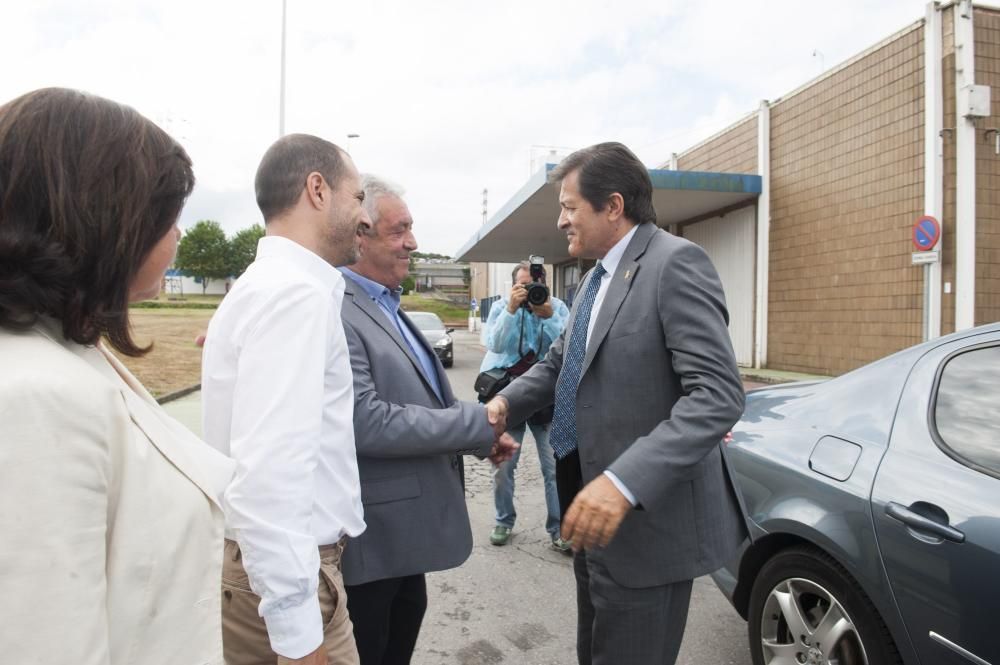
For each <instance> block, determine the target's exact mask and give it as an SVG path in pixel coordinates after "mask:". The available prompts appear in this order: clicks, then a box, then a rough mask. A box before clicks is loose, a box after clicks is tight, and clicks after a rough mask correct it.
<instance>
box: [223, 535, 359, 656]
mask: <svg viewBox="0 0 1000 665" xmlns="http://www.w3.org/2000/svg"><path fill="white" fill-rule="evenodd" d="M345 540H346V539H341V541H340V542H339V543H337V544H336V545H324V546H323V547H320V548H319V560H320V561H319V604H320V610H321V611H322V614H323V646H324V647H325V648H326V653H327V663H328V665H359V663H360V661H359V659H358V649H357V647H356V646H355V644H354V627H353V626H352V625H351V618H350V616H349V615H348V613H347V592H346V591H345V590H344V578H343V575H342V574H341V571H340V555H341V553H343V551H344V541H345ZM258 605H260V596H258V595H257V594H255V593H254V592H253V591H252V590H251V589H250V582H249V580H248V579H247V573H246V570H244V569H243V561H242V557H241V556H240V548H239V545H237V544H236V543H235V542H233V541H231V540H228V539H227V540H226V557H225V560H224V561H223V563H222V650H223V655H224V656H225V660H226V665H284V664H285V663H287V662H289V661H288V659H287V658H285V657H283V656H279V655H277V654H276V653H274V651H272V650H271V642H270V640H269V639H268V637H267V627H266V626H265V624H264V619H263V618H261V616H260V615H259V614H258V613H257V607H258Z"/></svg>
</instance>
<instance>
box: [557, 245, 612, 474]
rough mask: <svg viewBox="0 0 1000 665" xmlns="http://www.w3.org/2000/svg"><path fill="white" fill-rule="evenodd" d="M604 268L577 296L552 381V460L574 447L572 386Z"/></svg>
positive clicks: (598, 269) (597, 269)
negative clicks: (564, 345) (561, 358)
mask: <svg viewBox="0 0 1000 665" xmlns="http://www.w3.org/2000/svg"><path fill="white" fill-rule="evenodd" d="M606 272H607V271H606V270H605V269H604V266H602V265H601V264H600V263H598V264H597V266H596V267H595V268H594V272H593V273H591V275H590V281H588V282H587V288H586V289H585V290H584V292H583V295H582V296H580V304H579V305H578V306H577V310H576V318H575V319H574V320H573V330H572V331H571V332H570V336H569V344H567V345H566V352H565V353H564V354H563V363H562V371H560V372H559V379H558V380H557V381H556V397H555V413H554V414H553V416H552V428H551V431H550V434H549V443H550V444H551V445H552V451H553V452H554V453H555V455H556V459H562V458H564V457H566V455H569V454H570V453H571V452H573V451H574V450H576V445H577V434H576V387H577V385H578V384H579V383H580V372H581V370H582V369H583V359H584V357H585V356H586V355H587V328H588V326H589V325H590V311H591V310H592V309H593V308H594V299H595V298H596V297H597V291H598V289H600V288H601V277H602V276H603V275H604V274H605V273H606Z"/></svg>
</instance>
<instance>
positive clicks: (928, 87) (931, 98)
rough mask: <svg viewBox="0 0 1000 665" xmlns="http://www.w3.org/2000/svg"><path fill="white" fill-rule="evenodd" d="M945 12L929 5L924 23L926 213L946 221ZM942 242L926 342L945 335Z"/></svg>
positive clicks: (933, 270) (931, 274)
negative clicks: (943, 75) (943, 59)
mask: <svg viewBox="0 0 1000 665" xmlns="http://www.w3.org/2000/svg"><path fill="white" fill-rule="evenodd" d="M941 50H942V37H941V9H940V5H939V4H938V3H937V2H929V3H927V11H926V20H925V21H924V213H925V214H927V215H932V216H933V217H934V218H936V219H937V220H938V221H939V222H942V221H943V219H944V216H943V212H944V142H943V140H942V138H941V130H942V128H943V126H944V83H943V77H942V73H941ZM942 245H943V240H938V244H937V247H936V248H935V251H936V252H937V253H938V257H939V258H938V261H937V262H936V263H928V264H926V265H925V266H924V317H923V339H924V341H927V340H930V339H935V338H937V337H940V336H941V268H942V266H941V264H942V261H941V257H942V252H943V247H942Z"/></svg>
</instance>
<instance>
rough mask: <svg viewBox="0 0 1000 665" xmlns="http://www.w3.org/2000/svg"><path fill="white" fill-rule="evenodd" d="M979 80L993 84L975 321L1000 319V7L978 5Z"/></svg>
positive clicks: (979, 169) (981, 191)
mask: <svg viewBox="0 0 1000 665" xmlns="http://www.w3.org/2000/svg"><path fill="white" fill-rule="evenodd" d="M973 24H974V26H975V40H976V41H975V46H974V49H975V56H976V83H977V84H980V85H989V86H990V88H991V93H992V94H991V100H990V101H991V104H992V109H991V112H992V113H991V115H990V117H989V118H984V119H983V120H981V121H980V123H979V126H980V129H982V130H983V134H982V137H981V138H982V140H980V141H976V325H980V324H983V323H991V322H993V321H1000V155H998V154H997V151H996V147H997V136H996V134H990V135H989V136H988V137H987V135H986V133H985V130H986V129H988V128H1000V11H994V10H987V9H976V10H975V14H974V18H973Z"/></svg>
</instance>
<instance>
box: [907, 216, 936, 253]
mask: <svg viewBox="0 0 1000 665" xmlns="http://www.w3.org/2000/svg"><path fill="white" fill-rule="evenodd" d="M940 239H941V224H940V223H939V222H938V221H937V220H936V219H934V218H933V217H931V216H930V215H924V216H923V217H921V218H920V219H918V220H917V223H916V224H914V225H913V246H914V247H915V248H916V249H917V251H920V252H926V251H929V250H932V249H934V246H935V245H937V244H938V240H940Z"/></svg>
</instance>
